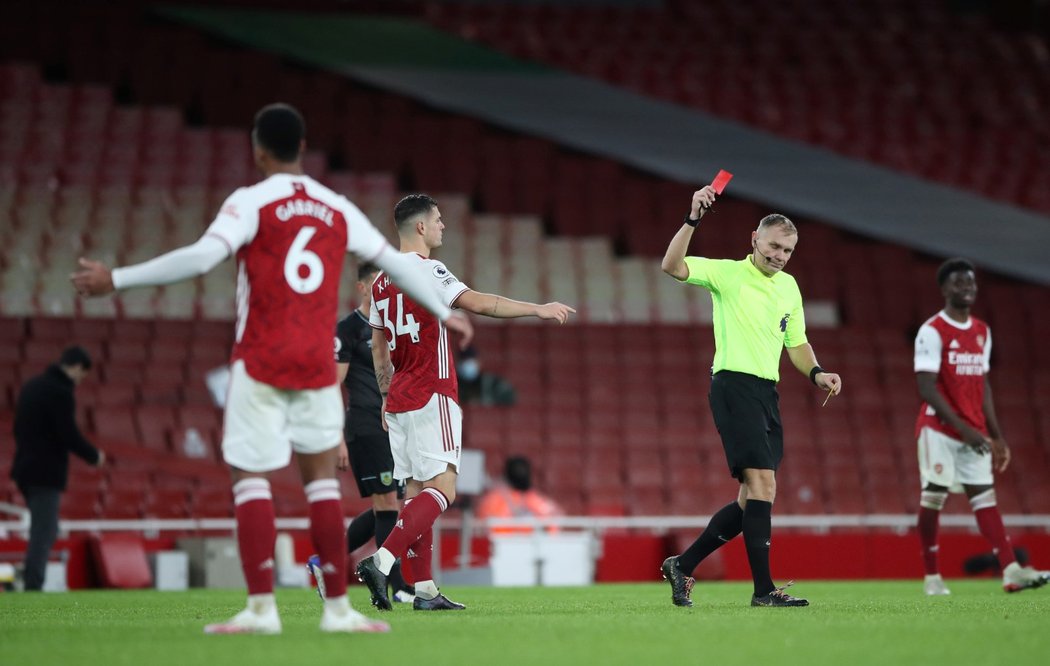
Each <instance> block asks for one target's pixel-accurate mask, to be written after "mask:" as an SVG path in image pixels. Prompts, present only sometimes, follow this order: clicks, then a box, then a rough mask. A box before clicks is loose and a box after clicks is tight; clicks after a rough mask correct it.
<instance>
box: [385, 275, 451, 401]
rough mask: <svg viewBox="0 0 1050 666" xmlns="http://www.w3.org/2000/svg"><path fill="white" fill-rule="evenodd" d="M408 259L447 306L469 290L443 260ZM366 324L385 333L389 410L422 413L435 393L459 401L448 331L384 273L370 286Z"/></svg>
mask: <svg viewBox="0 0 1050 666" xmlns="http://www.w3.org/2000/svg"><path fill="white" fill-rule="evenodd" d="M409 256H411V257H414V258H415V259H416V260H417V261H418V262H419V271H420V272H421V273H422V274H425V275H426V276H428V278H429V279H430V280H431V281H432V282H433V285H434V289H435V290H436V291H437V293H438V294H439V296H440V297H441V299H442V300H443V301H444V302H445V304H446V305H448V306H449V307H452V304H453V303H455V301H456V299H457V298H459V296H460V294H462V293H463V292H464V291H466V290H467V289H468V287H467V285H465V284H463V283H462V282H460V281H459V280H458V279H456V276H455V275H453V274H452V273H450V272H449V270H448V269H447V268H445V265H444V264H442V263H441V262H440V261H435V260H433V259H426V258H424V257H422V256H420V255H418V254H412V255H409ZM368 323H369V324H371V325H372V327H373V328H376V329H381V330H384V331H385V332H386V340H387V344H389V346H390V360H391V362H392V363H393V364H394V378H393V380H392V381H391V383H390V393H389V394H388V395H387V399H386V411H388V412H390V413H392V414H398V413H402V412H411V411H415V410H417V409H421V408H423V407H424V406H425V405H426V404H427V403H428V402H430V399H431V397H433V396H434V394H435V393H437V394H439V395H443V396H446V397H448V398H449V399H451V400H454V401H456V402H457V403H458V402H459V385H458V382H457V381H456V364H455V363H454V362H453V360H452V345H451V344H450V342H449V335H448V330H447V329H446V328H445V325H444V324H443V323H441V321H439V320H438V318H437V317H435V316H434V315H432V314H430V312H429V311H427V310H426V309H424V308H423V307H422V306H420V305H418V304H417V303H416V302H415V301H413V300H412V299H410V298H409V297H408V296H406V295H405V294H404V293H403V292H402V291H401V289H400V288H399V287H398V286H397V285H396V284H394V283H393V282H391V281H390V278H389V277H387V275H386V274H385V273H380V274H379V276H378V277H377V278H376V281H375V282H374V283H372V309H371V312H370V313H369V321H368Z"/></svg>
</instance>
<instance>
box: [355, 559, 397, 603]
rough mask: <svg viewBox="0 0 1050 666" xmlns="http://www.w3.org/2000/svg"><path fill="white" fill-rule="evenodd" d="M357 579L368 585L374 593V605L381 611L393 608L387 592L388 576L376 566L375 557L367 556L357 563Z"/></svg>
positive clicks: (369, 589)
mask: <svg viewBox="0 0 1050 666" xmlns="http://www.w3.org/2000/svg"><path fill="white" fill-rule="evenodd" d="M356 573H357V579H358V580H359V581H361V582H362V583H364V584H365V585H367V586H368V591H369V592H371V593H372V605H373V606H375V607H376V608H377V609H379V610H381V611H388V610H390V609H391V608H392V606H391V605H390V597H388V596H387V593H386V576H385V575H384V574H383V572H382V571H380V570H379V567H377V566H376V563H375V558H374V557H366V558H365V559H363V560H361V562H360V563H359V564H358V565H357V570H356Z"/></svg>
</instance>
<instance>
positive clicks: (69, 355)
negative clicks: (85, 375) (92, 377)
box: [58, 345, 91, 370]
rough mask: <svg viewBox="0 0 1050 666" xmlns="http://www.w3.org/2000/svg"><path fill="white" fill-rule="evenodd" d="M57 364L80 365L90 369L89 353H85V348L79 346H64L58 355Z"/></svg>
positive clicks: (66, 365)
mask: <svg viewBox="0 0 1050 666" xmlns="http://www.w3.org/2000/svg"><path fill="white" fill-rule="evenodd" d="M58 364H59V365H62V366H65V367H67V368H72V367H75V366H78V365H79V366H81V367H83V368H84V369H85V370H90V369H91V355H90V354H88V353H87V350H86V349H84V348H83V347H80V346H76V345H74V346H72V347H66V348H65V349H64V350H63V351H62V355H61V356H59V357H58Z"/></svg>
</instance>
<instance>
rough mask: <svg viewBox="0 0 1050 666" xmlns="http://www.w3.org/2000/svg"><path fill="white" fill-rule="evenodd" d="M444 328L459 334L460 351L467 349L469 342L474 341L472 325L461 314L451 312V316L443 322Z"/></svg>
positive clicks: (465, 316)
mask: <svg viewBox="0 0 1050 666" xmlns="http://www.w3.org/2000/svg"><path fill="white" fill-rule="evenodd" d="M445 328H447V329H448V330H450V331H452V332H453V333H458V334H459V348H460V349H466V348H467V347H469V346H470V341H471V340H473V339H474V325H473V324H471V323H470V319H468V318H467V315H465V314H463V313H461V312H453V313H452V316H451V317H449V318H448V319H446V320H445Z"/></svg>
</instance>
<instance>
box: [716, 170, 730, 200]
mask: <svg viewBox="0 0 1050 666" xmlns="http://www.w3.org/2000/svg"><path fill="white" fill-rule="evenodd" d="M731 180H733V174H731V173H729V172H728V171H726V170H725V169H719V170H718V175H717V176H715V179H714V180H712V181H711V187H713V188H714V190H715V192H716V193H717V194H721V193H722V190H724V189H725V188H726V185H728V184H729V181H731Z"/></svg>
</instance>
